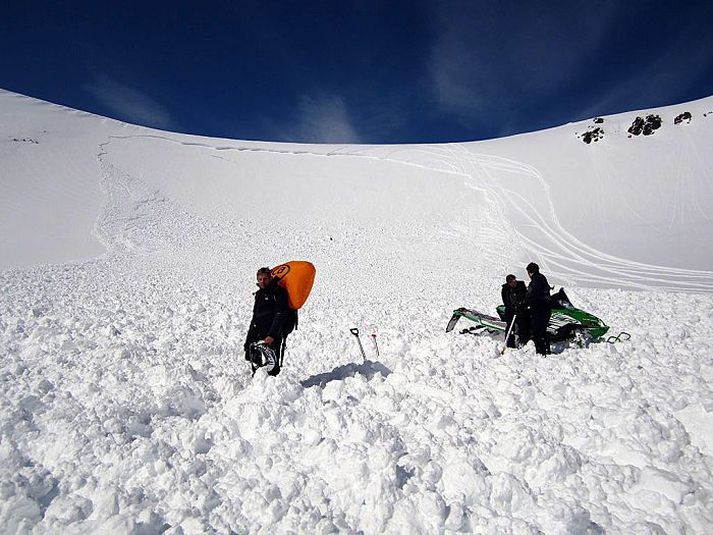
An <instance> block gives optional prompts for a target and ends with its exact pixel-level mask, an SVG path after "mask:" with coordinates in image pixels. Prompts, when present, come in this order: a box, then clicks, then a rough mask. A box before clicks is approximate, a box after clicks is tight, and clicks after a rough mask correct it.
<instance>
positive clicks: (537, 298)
mask: <svg viewBox="0 0 713 535" xmlns="http://www.w3.org/2000/svg"><path fill="white" fill-rule="evenodd" d="M527 304H528V305H530V306H531V307H533V308H550V283H549V282H547V277H545V276H544V275H543V274H542V273H535V274H534V275H532V279H531V280H530V284H528V286H527Z"/></svg>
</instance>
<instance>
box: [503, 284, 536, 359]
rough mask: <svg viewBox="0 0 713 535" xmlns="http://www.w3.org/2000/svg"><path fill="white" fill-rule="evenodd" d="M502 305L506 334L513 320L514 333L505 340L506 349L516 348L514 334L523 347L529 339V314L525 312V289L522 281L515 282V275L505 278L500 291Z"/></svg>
mask: <svg viewBox="0 0 713 535" xmlns="http://www.w3.org/2000/svg"><path fill="white" fill-rule="evenodd" d="M502 298H503V305H505V321H506V322H507V327H506V331H505V332H506V333H507V332H509V331H510V325H511V323H512V321H513V318H515V327H516V329H513V331H514V332H512V333H511V334H510V337H509V338H508V339H507V342H506V343H507V346H508V347H517V344H516V343H515V334H517V337H518V341H519V343H520V345H525V344H526V343H527V341H528V340H529V339H530V313H529V311H528V310H527V302H526V301H527V288H526V287H525V283H524V282H523V281H519V280H517V277H515V275H508V276H507V277H505V284H503V290H502Z"/></svg>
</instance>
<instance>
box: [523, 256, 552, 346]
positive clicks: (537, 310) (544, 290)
mask: <svg viewBox="0 0 713 535" xmlns="http://www.w3.org/2000/svg"><path fill="white" fill-rule="evenodd" d="M525 269H526V271H527V274H528V275H529V276H530V284H528V286H527V305H528V306H529V307H530V317H531V318H532V339H533V340H534V342H535V351H536V352H537V353H538V354H540V355H549V353H550V341H549V338H548V337H547V324H548V323H549V321H550V314H551V304H550V283H549V282H548V281H547V277H545V276H544V275H543V274H542V273H540V266H538V265H537V264H535V263H534V262H530V263H529V264H528V265H527V267H526V268H525Z"/></svg>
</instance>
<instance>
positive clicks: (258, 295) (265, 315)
mask: <svg viewBox="0 0 713 535" xmlns="http://www.w3.org/2000/svg"><path fill="white" fill-rule="evenodd" d="M294 315H295V311H293V310H292V309H290V307H289V306H288V305H287V291H286V290H285V289H284V288H283V287H282V286H280V285H278V284H277V283H276V282H273V283H272V284H270V286H268V287H267V288H264V289H263V288H261V289H259V290H258V291H257V292H255V305H254V306H253V317H252V320H250V330H249V331H248V342H254V341H257V340H262V339H264V338H265V337H267V336H271V337H272V338H282V337H283V336H284V334H285V332H284V331H285V327H286V326H287V325H288V324H290V323H291V322H292V317H293V316H294Z"/></svg>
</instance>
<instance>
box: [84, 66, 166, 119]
mask: <svg viewBox="0 0 713 535" xmlns="http://www.w3.org/2000/svg"><path fill="white" fill-rule="evenodd" d="M84 87H85V89H86V90H87V91H88V92H89V93H91V94H92V96H94V98H96V99H97V100H98V101H99V102H101V103H102V104H104V105H105V106H107V107H108V108H109V109H110V110H111V111H112V112H113V113H115V114H116V117H117V118H118V119H120V120H122V121H126V122H130V123H136V124H139V125H142V126H150V127H154V128H161V129H164V130H175V129H177V124H176V121H175V120H174V119H173V117H172V116H171V114H170V113H169V111H168V110H167V109H166V108H165V107H164V106H162V105H161V104H159V103H158V102H156V101H155V100H154V99H153V98H151V97H150V96H148V95H147V94H145V93H143V92H141V91H139V90H137V89H133V88H131V87H128V86H125V85H123V84H120V83H118V82H115V81H114V80H112V79H110V78H109V77H107V76H100V77H97V79H96V81H95V82H94V83H93V84H88V85H85V86H84Z"/></svg>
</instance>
